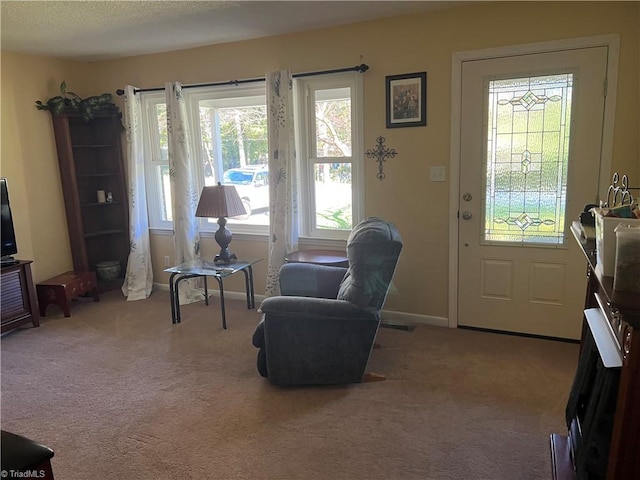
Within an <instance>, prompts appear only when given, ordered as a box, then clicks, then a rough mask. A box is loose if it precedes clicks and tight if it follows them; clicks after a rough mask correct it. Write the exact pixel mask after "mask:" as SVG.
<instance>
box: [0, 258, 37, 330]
mask: <svg viewBox="0 0 640 480" xmlns="http://www.w3.org/2000/svg"><path fill="white" fill-rule="evenodd" d="M31 263H32V262H31V261H30V260H19V261H18V263H16V264H13V265H3V266H2V279H1V280H0V289H1V290H2V291H1V292H0V301H1V302H2V307H1V310H2V333H5V332H7V331H9V330H13V329H14V328H16V327H19V326H20V325H23V324H25V323H29V322H31V323H32V324H33V326H34V327H39V326H40V320H39V316H38V308H37V306H36V292H35V288H34V287H33V279H32V277H31Z"/></svg>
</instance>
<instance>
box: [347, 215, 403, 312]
mask: <svg viewBox="0 0 640 480" xmlns="http://www.w3.org/2000/svg"><path fill="white" fill-rule="evenodd" d="M401 250H402V238H401V237H400V233H399V232H398V229H397V228H396V226H395V225H394V224H392V223H389V222H387V221H385V220H383V219H381V218H378V217H369V218H367V219H365V220H363V221H362V222H360V223H359V224H358V225H356V226H355V227H354V228H353V230H352V231H351V234H350V235H349V239H348V240H347V257H348V259H349V269H348V270H347V273H346V274H345V276H344V279H343V280H342V283H341V284H340V289H339V290H338V300H346V301H348V302H351V303H353V304H356V305H358V306H360V307H365V308H371V309H374V310H381V309H382V306H383V305H384V301H385V299H386V297H387V292H388V291H389V287H390V286H391V279H392V278H393V274H394V272H395V270H396V265H397V263H398V258H399V257H400V251H401Z"/></svg>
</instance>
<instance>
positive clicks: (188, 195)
mask: <svg viewBox="0 0 640 480" xmlns="http://www.w3.org/2000/svg"><path fill="white" fill-rule="evenodd" d="M165 94H166V97H167V133H168V136H169V138H168V140H169V141H168V147H169V171H170V179H171V204H172V207H173V244H174V255H175V263H176V264H181V263H184V262H188V261H191V260H196V259H199V258H200V233H199V229H198V222H197V219H196V216H195V213H196V207H197V206H198V199H199V196H200V192H199V191H198V189H197V186H196V182H195V175H194V172H193V161H192V158H193V156H192V155H193V154H192V152H191V143H190V139H191V134H190V132H189V125H188V123H187V108H186V105H185V103H184V98H183V96H182V85H181V84H180V83H177V82H176V83H167V84H166V85H165ZM199 284H200V280H199V279H189V280H185V281H182V282H180V304H181V305H182V304H185V303H193V302H197V301H200V300H202V299H203V298H204V297H203V293H202V290H201V289H200V288H199V287H198V286H199Z"/></svg>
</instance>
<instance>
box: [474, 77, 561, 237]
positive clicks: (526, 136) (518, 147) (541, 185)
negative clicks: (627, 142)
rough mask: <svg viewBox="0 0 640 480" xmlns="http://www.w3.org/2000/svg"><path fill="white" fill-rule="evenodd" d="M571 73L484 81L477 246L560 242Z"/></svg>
mask: <svg viewBox="0 0 640 480" xmlns="http://www.w3.org/2000/svg"><path fill="white" fill-rule="evenodd" d="M572 92H573V74H571V73H565V74H559V75H545V76H534V77H526V78H510V79H502V80H491V81H489V82H488V118H487V158H486V162H485V173H486V186H485V193H484V195H485V199H484V204H485V210H484V225H485V228H484V235H483V243H485V244H486V243H518V244H521V245H523V246H526V245H528V244H529V245H538V246H539V245H540V244H546V245H562V244H563V243H564V242H565V207H566V200H567V169H568V168H567V167H568V159H569V135H570V130H571V128H570V126H571V98H572Z"/></svg>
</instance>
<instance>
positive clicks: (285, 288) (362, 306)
mask: <svg viewBox="0 0 640 480" xmlns="http://www.w3.org/2000/svg"><path fill="white" fill-rule="evenodd" d="M401 250H402V239H401V237H400V234H399V233H398V230H397V229H396V227H395V225H393V224H391V223H389V222H386V221H385V220H382V219H381V218H377V217H370V218H367V219H365V220H363V221H362V222H360V223H359V224H358V225H356V226H355V227H354V229H353V230H352V231H351V234H350V235H349V239H348V241H347V257H348V259H349V267H348V268H341V267H329V266H322V265H312V264H305V263H289V264H285V265H283V266H282V269H281V270H280V290H281V293H282V295H281V296H277V297H270V298H266V299H265V300H264V301H263V302H262V305H261V306H260V310H261V311H262V313H263V317H262V321H261V322H260V323H259V324H258V327H257V328H256V330H255V332H254V335H253V345H254V346H255V347H257V348H259V352H258V371H259V372H260V374H261V375H262V376H263V377H268V379H269V381H270V382H271V383H272V384H274V385H323V384H325V385H326V384H349V383H359V382H361V381H362V378H363V376H364V373H365V368H366V366H367V362H368V360H369V356H370V354H371V350H372V348H373V343H374V340H375V338H376V334H377V332H378V326H379V325H380V312H381V310H382V307H383V305H384V302H385V299H386V297H387V293H388V291H389V287H390V285H391V279H392V278H393V274H394V272H395V270H396V266H397V263H398V258H399V256H400V251H401Z"/></svg>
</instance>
